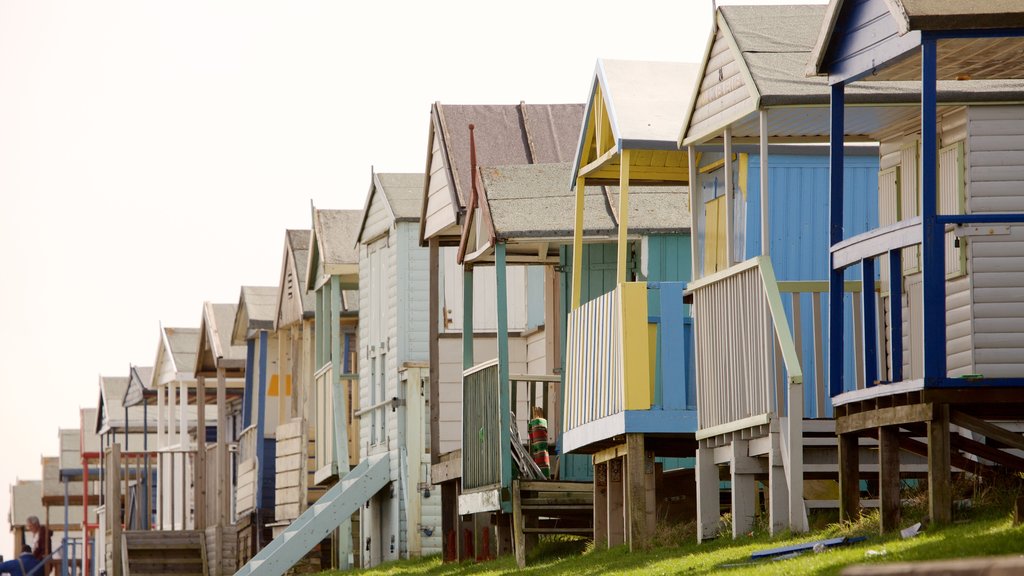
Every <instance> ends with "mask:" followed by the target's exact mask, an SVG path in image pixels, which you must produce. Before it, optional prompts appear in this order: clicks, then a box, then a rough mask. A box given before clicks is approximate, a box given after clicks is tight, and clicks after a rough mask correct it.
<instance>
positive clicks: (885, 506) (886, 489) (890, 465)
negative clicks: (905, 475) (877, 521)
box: [878, 426, 900, 534]
mask: <svg viewBox="0 0 1024 576" xmlns="http://www.w3.org/2000/svg"><path fill="white" fill-rule="evenodd" d="M878 485H879V499H880V500H881V532H882V534H885V533H886V532H891V531H894V530H899V527H900V436H899V427H898V426H881V427H879V428H878Z"/></svg>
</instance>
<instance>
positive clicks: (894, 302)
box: [889, 250, 903, 382]
mask: <svg viewBox="0 0 1024 576" xmlns="http://www.w3.org/2000/svg"><path fill="white" fill-rule="evenodd" d="M889 324H890V326H889V358H891V359H892V381H893V382H901V381H902V380H903V253H902V252H901V251H900V250H890V251H889Z"/></svg>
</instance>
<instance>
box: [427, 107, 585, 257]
mask: <svg viewBox="0 0 1024 576" xmlns="http://www.w3.org/2000/svg"><path fill="white" fill-rule="evenodd" d="M430 120H431V121H430V132H429V140H430V142H429V143H428V146H427V165H426V169H425V172H427V171H429V170H430V168H431V160H432V148H433V140H434V139H435V138H437V139H440V141H441V143H440V144H441V145H440V149H441V161H442V163H443V164H444V172H445V174H446V176H447V179H448V191H449V193H450V195H451V198H450V206H451V209H452V210H453V212H454V214H453V221H458V217H459V214H461V213H462V212H463V211H464V210H465V208H466V202H467V201H468V200H469V196H470V188H471V187H472V169H471V167H470V154H469V125H470V124H472V125H473V126H474V130H475V133H476V138H475V139H476V155H477V161H478V163H479V165H485V166H506V165H513V164H544V163H552V162H566V161H568V160H570V159H571V158H572V154H573V151H574V149H575V145H576V140H577V137H578V135H579V131H580V124H581V123H582V120H583V105H582V104H526V103H524V102H521V103H519V104H512V105H490V104H488V105H453V104H441V103H440V102H435V103H434V104H433V105H432V106H431V108H430ZM428 173H429V172H428ZM429 185H430V179H429V178H427V179H425V181H424V183H423V189H422V197H421V209H420V241H421V242H423V241H425V240H426V238H425V237H424V228H423V227H424V225H425V223H426V216H427V199H428V196H429V192H430V191H429V190H428V188H427V187H428V186H429Z"/></svg>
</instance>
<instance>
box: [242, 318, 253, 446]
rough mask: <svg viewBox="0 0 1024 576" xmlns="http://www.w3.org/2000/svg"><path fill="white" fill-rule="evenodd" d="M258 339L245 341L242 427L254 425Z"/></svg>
mask: <svg viewBox="0 0 1024 576" xmlns="http://www.w3.org/2000/svg"><path fill="white" fill-rule="evenodd" d="M255 355H256V340H254V339H251V338H250V339H249V340H246V341H245V393H244V394H243V398H244V400H243V401H242V429H243V430H244V429H246V428H248V427H249V426H251V425H252V401H253V397H252V367H253V364H254V362H255V358H253V356H255Z"/></svg>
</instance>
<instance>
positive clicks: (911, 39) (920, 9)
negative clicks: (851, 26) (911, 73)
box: [807, 0, 1024, 80]
mask: <svg viewBox="0 0 1024 576" xmlns="http://www.w3.org/2000/svg"><path fill="white" fill-rule="evenodd" d="M861 3H863V2H861ZM870 3H871V4H876V3H877V4H878V5H879V8H878V10H879V11H882V12H883V13H886V12H887V13H888V18H889V22H885V23H882V24H881V25H878V22H877V21H876V22H873V23H872V27H871V29H870V30H868V31H865V32H861V35H862V36H863V35H865V34H870V38H871V41H872V42H878V41H882V40H884V39H885V38H886V37H887V36H886V35H890V33H891V35H892V36H895V37H897V38H899V39H900V41H899V42H897V43H894V44H893V45H894V46H896V44H898V47H896V48H895V50H896V51H901V50H904V49H911V50H910V52H908V53H906V54H904V55H905V56H910V58H909V59H914V60H918V59H919V57H918V55H917V54H916V53H915V51H913V50H912V48H913V47H915V46H917V45H919V44H920V33H921V32H955V31H979V30H1010V29H1020V28H1024V3H1022V2H1020V0H874V1H873V2H870ZM846 6H853V4H852V3H849V2H845V1H844V0H831V2H829V5H828V8H827V10H826V12H825V15H824V18H823V19H822V23H821V28H820V32H819V34H818V37H817V40H816V42H815V44H814V49H813V50H812V53H811V57H810V59H809V60H810V61H809V63H808V66H807V73H808V74H824V73H826V72H827V71H826V70H825V69H824V66H825V65H826V63H825V60H826V57H827V55H828V54H829V52H830V49H831V48H832V44H833V42H834V41H835V38H834V36H835V32H836V26H837V24H839V23H840V22H841V20H842V16H843V13H844V10H843V9H844V7H846ZM857 8H858V9H859V10H862V11H863V7H862V6H859V5H858V6H857ZM883 8H884V11H883V10H882V9H883ZM851 10H852V8H851ZM857 28H858V29H859V28H860V26H859V25H858V26H857ZM954 36H955V34H954ZM865 38H868V36H865ZM949 41H950V40H949V39H946V40H940V49H939V68H940V71H939V79H944V78H946V79H953V78H955V77H956V76H957V75H968V76H971V77H973V78H974V79H984V78H987V79H992V78H1019V77H1020V76H1019V73H1020V67H1019V66H1016V65H1015V64H1016V62H1017V61H1019V60H1020V58H1019V53H1020V51H1019V49H1018V48H1019V47H1020V46H1015V47H1012V49H1011V46H1009V44H1020V45H1024V43H1022V42H1021V40H1020V39H1019V38H1014V39H1006V38H1004V39H995V38H987V39H986V38H978V39H977V41H968V42H969V43H967V42H964V41H963V40H961V39H954V44H959V46H958V47H957V48H956V49H955V50H953V51H950V52H948V53H946V54H944V53H943V48H942V43H943V42H949ZM996 43H998V50H996V52H999V54H998V55H996V54H995V53H993V49H994V48H996ZM977 56H980V58H978V57H977ZM991 58H998V59H1000V60H1002V61H1003V62H1004V63H1006V64H1007V65H1008V66H1010V67H1015V68H1016V71H1015V72H1016V73H1015V74H1014V75H1012V76H1008V75H1006V74H1000V75H991V74H988V66H990V65H991V60H990V59H991ZM890 61H895V58H893V59H892V60H890ZM869 64H872V63H870V62H869ZM877 64H878V65H879V66H883V67H884V64H885V62H878V63H877ZM977 64H982V65H981V66H977ZM986 64H987V65H986ZM871 67H872V66H868V67H867V69H868V70H870V69H871ZM912 67H913V66H910V68H912ZM1001 67H1002V66H995V67H994V68H1001ZM966 68H970V73H968V70H967V69H966ZM942 69H945V70H946V71H947V72H948V73H943V70H942ZM958 70H959V73H958ZM950 74H952V75H953V76H952V77H950ZM886 75H887V76H891V78H887V79H900V80H903V79H907V78H902V77H900V76H899V72H894V71H890V72H887V73H886Z"/></svg>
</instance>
